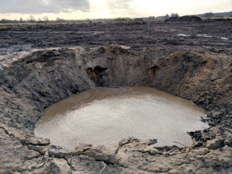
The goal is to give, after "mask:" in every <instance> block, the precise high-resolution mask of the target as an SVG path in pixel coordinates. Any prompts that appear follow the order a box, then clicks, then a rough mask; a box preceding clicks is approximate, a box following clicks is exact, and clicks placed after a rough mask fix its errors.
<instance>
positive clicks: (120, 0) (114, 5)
mask: <svg viewBox="0 0 232 174" xmlns="http://www.w3.org/2000/svg"><path fill="white" fill-rule="evenodd" d="M132 1H133V0H117V1H116V2H114V1H113V0H106V2H107V5H108V7H109V9H111V10H115V9H129V8H130V5H129V3H130V2H132Z"/></svg>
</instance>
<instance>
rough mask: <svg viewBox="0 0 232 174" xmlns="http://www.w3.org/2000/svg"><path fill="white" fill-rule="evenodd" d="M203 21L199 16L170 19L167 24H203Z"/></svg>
mask: <svg viewBox="0 0 232 174" xmlns="http://www.w3.org/2000/svg"><path fill="white" fill-rule="evenodd" d="M201 21H202V19H201V18H199V17H197V16H182V17H170V18H169V19H166V20H165V22H201Z"/></svg>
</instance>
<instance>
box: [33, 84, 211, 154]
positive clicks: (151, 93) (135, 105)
mask: <svg viewBox="0 0 232 174" xmlns="http://www.w3.org/2000/svg"><path fill="white" fill-rule="evenodd" d="M204 116H205V111H204V110H203V109H201V108H199V107H196V106H194V105H193V104H192V103H191V102H190V101H188V100H184V99H181V98H178V97H175V96H173V95H171V94H168V93H165V92H162V91H159V90H157V89H154V88H149V87H126V88H97V89H92V90H89V91H86V92H83V93H79V94H77V95H74V96H71V97H69V98H67V99H65V100H63V101H61V102H59V103H56V104H54V105H52V106H50V107H49V108H47V109H46V110H45V112H44V115H43V116H42V117H41V118H40V119H39V120H38V122H37V124H36V129H35V135H36V136H37V137H44V138H50V139H51V143H52V144H55V145H59V146H61V147H65V148H67V149H70V150H73V149H74V148H75V147H76V146H78V145H79V143H90V144H93V145H94V146H97V145H105V146H116V145H117V144H118V142H119V141H120V140H121V139H123V138H128V137H131V136H134V137H136V138H139V139H141V140H148V139H151V138H156V139H158V143H157V144H156V146H162V145H173V144H175V143H174V142H173V141H176V142H179V143H182V144H184V145H189V146H190V145H192V142H193V141H192V139H191V137H190V136H189V135H188V134H187V133H186V132H189V131H195V130H203V129H205V128H207V127H208V125H207V124H206V123H203V122H201V121H200V117H204ZM175 145H178V144H175Z"/></svg>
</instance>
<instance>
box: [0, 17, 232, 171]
mask: <svg viewBox="0 0 232 174" xmlns="http://www.w3.org/2000/svg"><path fill="white" fill-rule="evenodd" d="M178 34H185V35H178ZM231 34H232V23H231V22H230V21H223V22H209V23H207V22H205V23H202V22H200V23H195V22H191V23H178V24H175V23H152V24H151V28H150V30H149V31H148V30H147V24H146V23H144V22H136V23H135V22H133V23H111V24H110V23H108V24H104V23H102V24H73V25H50V26H48V25H47V26H39V25H38V26H30V28H28V27H22V28H21V27H19V26H18V27H12V28H8V29H2V30H1V31H0V128H1V129H0V147H1V148H0V156H1V158H0V160H1V162H0V173H70V172H71V173H81V172H88V173H99V172H100V171H101V170H102V169H103V167H104V165H106V168H105V169H104V170H103V172H102V173H169V174H176V173H196V174H205V173H218V174H219V173H220V174H221V173H225V174H226V173H231V172H232V158H231V156H232V126H231V125H232V86H231V83H232V40H231ZM209 36H212V37H209ZM120 45H124V46H120ZM122 86H150V87H154V88H157V89H160V90H163V91H166V92H169V93H171V94H174V95H176V96H179V97H182V98H185V99H188V100H191V101H193V102H194V103H195V104H196V105H198V106H200V107H203V108H205V109H206V110H207V111H208V113H207V115H208V117H207V118H202V121H207V122H208V123H209V125H210V128H209V129H207V130H204V131H203V132H200V131H196V132H190V133H189V134H190V135H191V136H192V137H193V138H194V139H195V143H193V145H192V146H191V147H185V146H184V145H183V148H179V147H177V146H169V147H158V148H155V147H153V146H151V145H152V144H155V143H156V140H155V139H154V140H149V141H147V142H141V141H140V140H138V139H136V138H134V137H130V138H129V139H127V140H126V139H124V140H122V141H120V142H119V145H118V146H117V147H111V148H110V147H105V146H98V147H92V145H89V144H81V145H79V146H78V144H77V146H78V147H77V148H76V149H75V150H74V151H68V150H66V149H63V148H62V147H57V146H54V145H51V144H50V141H49V140H48V139H42V138H38V137H34V133H33V131H34V125H35V123H36V122H37V120H38V119H39V118H40V117H41V116H42V114H43V111H44V109H45V108H47V107H48V106H50V105H52V104H54V103H56V102H58V101H61V100H63V99H65V98H67V97H69V96H71V95H73V94H77V93H79V92H82V91H86V90H88V89H91V88H95V87H122ZM154 138H155V137H154ZM158 141H159V140H158Z"/></svg>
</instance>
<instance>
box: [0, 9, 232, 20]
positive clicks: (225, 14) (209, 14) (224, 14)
mask: <svg viewBox="0 0 232 174" xmlns="http://www.w3.org/2000/svg"><path fill="white" fill-rule="evenodd" d="M195 16H198V17H200V18H212V17H232V11H230V12H221V13H213V12H206V13H204V14H196V15H195ZM170 17H174V18H176V17H179V14H178V13H172V14H171V15H169V14H166V15H164V16H157V17H155V16H149V17H143V18H114V19H82V20H65V19H62V18H59V17H57V18H56V20H49V18H48V16H44V17H43V18H42V19H41V18H38V19H37V20H36V18H35V17H34V16H32V15H30V16H29V18H28V19H23V18H20V19H19V20H9V19H2V20H0V23H46V22H49V21H50V22H113V21H118V22H120V21H121V22H123V21H125V22H126V21H132V20H133V21H134V20H138V19H140V21H141V19H143V20H144V21H163V20H165V19H169V18H170Z"/></svg>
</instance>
